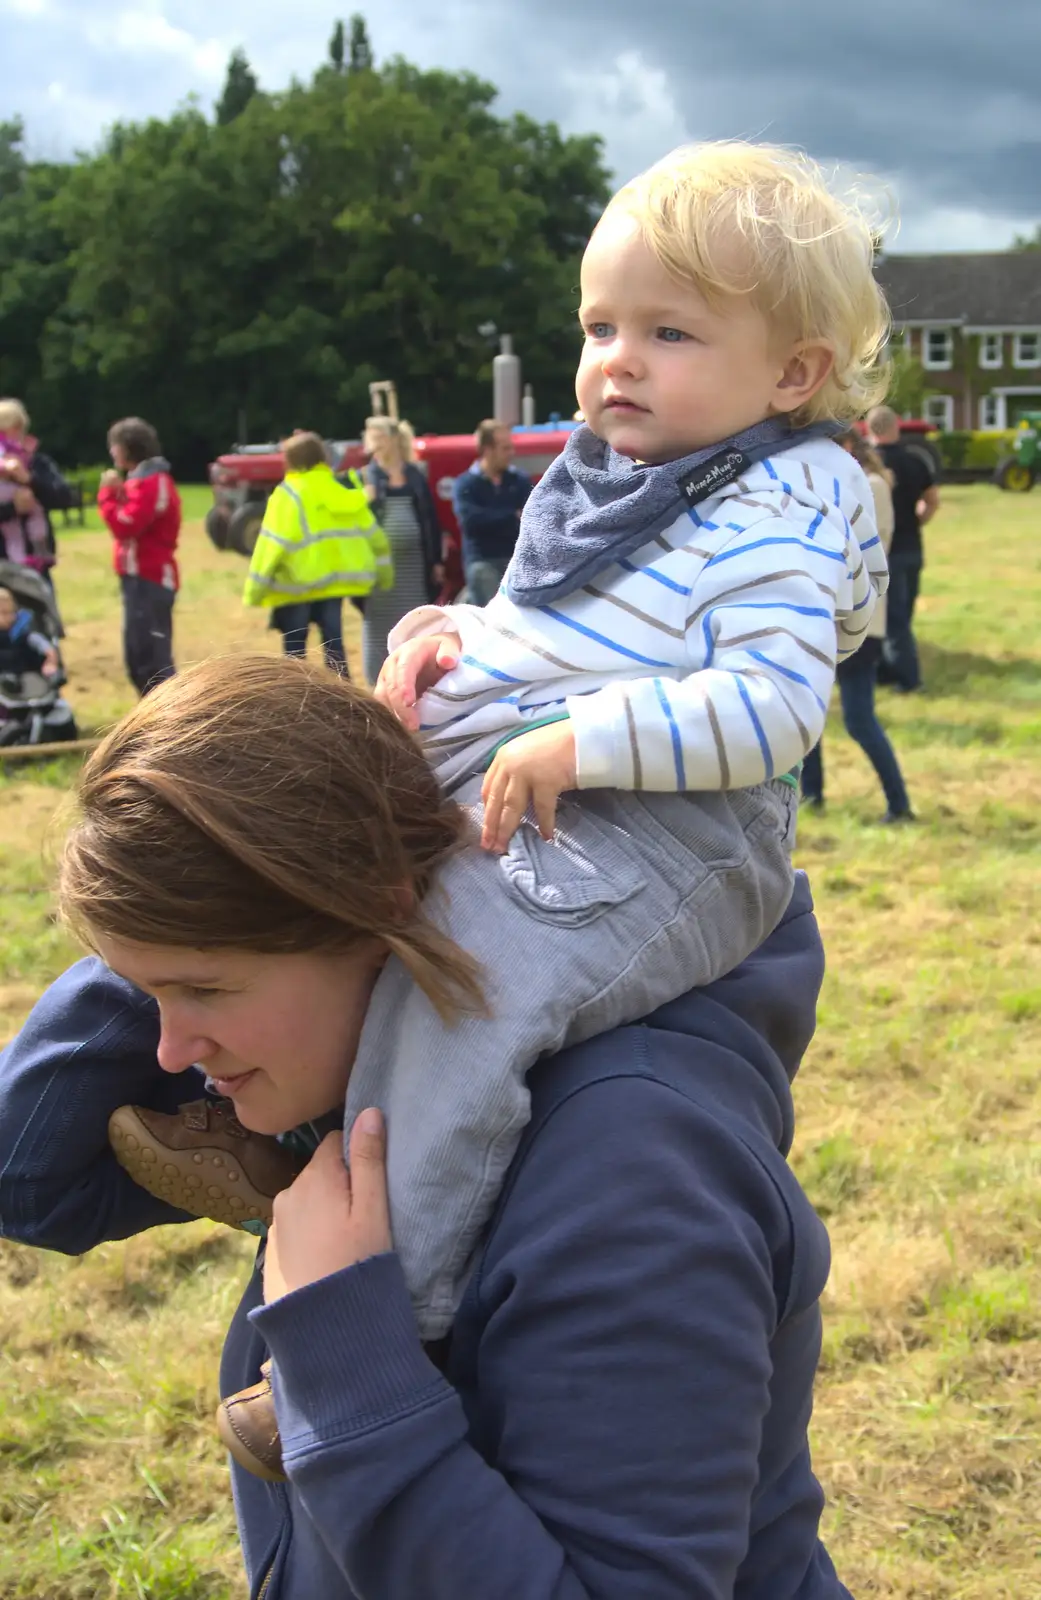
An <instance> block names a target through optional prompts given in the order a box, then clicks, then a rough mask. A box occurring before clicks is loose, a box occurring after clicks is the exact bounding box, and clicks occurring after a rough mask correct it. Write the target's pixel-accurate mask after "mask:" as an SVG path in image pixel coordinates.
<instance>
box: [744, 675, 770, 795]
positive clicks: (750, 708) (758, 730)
mask: <svg viewBox="0 0 1041 1600" xmlns="http://www.w3.org/2000/svg"><path fill="white" fill-rule="evenodd" d="M734 682H735V683H736V684H737V692H738V694H739V695H740V696H741V698H742V700H743V701H744V702H745V710H746V711H747V712H748V715H749V716H750V717H751V719H752V726H753V728H754V729H755V736H756V738H757V739H758V740H759V749H760V750H761V751H762V756H763V765H764V766H765V767H766V777H767V781H769V780H770V779H771V778H772V777H773V775H774V758H773V755H772V754H771V751H770V745H769V743H768V741H767V737H766V734H765V733H764V732H763V725H762V723H761V722H760V721H759V718H758V717H757V716H756V714H755V706H754V705H753V704H752V700H751V696H750V695H749V693H748V690H747V689H746V688H745V686H744V684H743V683H742V682H741V678H740V676H739V675H738V674H737V673H735V674H734Z"/></svg>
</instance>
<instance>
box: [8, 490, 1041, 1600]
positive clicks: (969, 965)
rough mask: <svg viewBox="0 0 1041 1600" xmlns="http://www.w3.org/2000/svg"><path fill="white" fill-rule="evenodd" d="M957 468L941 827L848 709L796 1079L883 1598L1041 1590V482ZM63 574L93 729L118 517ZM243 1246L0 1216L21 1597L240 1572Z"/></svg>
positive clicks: (21, 1003)
mask: <svg viewBox="0 0 1041 1600" xmlns="http://www.w3.org/2000/svg"><path fill="white" fill-rule="evenodd" d="M945 498H946V504H945V508H944V511H943V515H942V517H941V518H940V519H938V521H937V522H936V523H935V524H934V527H933V528H932V529H931V530H930V540H929V544H930V564H929V568H928V571H927V574H926V583H925V598H924V600H923V601H922V608H921V623H920V635H921V637H922V639H923V641H924V648H923V656H924V667H925V673H926V677H927V680H928V690H927V692H926V693H925V694H922V695H919V696H915V697H910V698H906V699H898V698H896V697H888V698H886V699H885V700H884V701H883V715H884V716H885V718H886V720H887V722H888V723H889V725H890V727H891V729H892V732H893V736H894V742H895V743H896V745H897V747H898V750H899V752H900V755H901V759H902V761H903V763H904V767H905V771H906V775H907V779H908V784H909V787H910V789H911V794H912V800H913V802H914V804H915V806H916V809H917V810H918V813H919V816H920V818H921V821H920V825H919V826H918V827H916V828H913V829H910V828H909V829H905V830H900V831H886V830H882V829H879V828H877V827H875V826H873V823H874V821H875V820H876V819H877V817H878V815H879V814H880V813H881V811H882V809H883V805H882V799H881V795H880V794H879V793H878V792H877V790H876V788H875V784H874V778H873V774H872V773H871V772H870V770H869V768H868V767H867V765H866V763H865V762H864V761H863V759H862V758H861V756H860V753H859V751H857V750H856V749H855V747H853V746H851V745H850V744H849V742H848V741H847V740H846V739H845V736H844V735H843V734H842V732H841V729H840V728H839V727H838V726H836V727H835V729H834V732H833V733H831V732H830V733H829V736H828V745H827V759H828V800H829V805H828V810H827V812H826V813H825V814H824V815H823V816H820V817H817V816H812V817H809V818H807V820H806V821H805V823H804V826H803V828H802V837H801V840H800V850H799V854H800V859H801V862H802V864H803V865H804V866H806V867H807V869H808V870H809V872H810V874H811V877H812V881H813V884H814V888H815V891H816V894H817V898H818V905H819V909H820V914H821V920H822V923H823V926H824V931H825V937H826V941H827V945H828V953H829V963H830V969H829V976H828V980H827V987H826V990H825V996H824V1001H823V1005H822V1008H821V1018H820V1023H821V1026H820V1031H819V1034H818V1038H817V1040H816V1043H815V1044H814V1047H813V1049H812V1052H811V1054H810V1056H809V1058H808V1060H807V1062H806V1064H805V1066H804V1068H803V1071H802V1074H801V1076H800V1078H799V1080H798V1083H797V1105H798V1111H799V1119H800V1120H799V1133H798V1141H797V1147H796V1158H795V1159H796V1164H797V1167H798V1170H799V1172H800V1175H801V1176H802V1178H803V1180H804V1182H805V1183H806V1186H807V1189H808V1191H809V1193H810V1195H811V1196H812V1198H813V1199H814V1201H815V1202H816V1204H817V1205H818V1206H819V1208H820V1210H821V1211H822V1213H823V1214H824V1215H825V1217H826V1218H827V1221H828V1224H829V1227H830V1229H831V1234H832V1241H833V1246H834V1269H833V1274H832V1281H831V1286H830V1288H829V1291H828V1296H827V1304H826V1333H825V1353H824V1361H823V1366H822V1374H821V1379H820V1384H819V1392H818V1403H817V1411H816V1421H815V1427H814V1450H815V1457H816V1463H817V1468H818V1471H819V1474H820V1476H821V1479H822V1481H823V1483H824V1486H825V1489H826V1491H827V1495H828V1500H829V1509H828V1513H827V1522H826V1529H825V1531H826V1536H827V1539H828V1542H829V1545H830V1547H831V1550H832V1553H833V1555H834V1557H835V1560H836V1562H837V1564H838V1567H839V1570H840V1572H841V1574H842V1576H843V1578H844V1580H845V1582H846V1583H847V1584H848V1586H849V1587H850V1589H851V1590H852V1591H853V1593H854V1594H855V1595H856V1596H858V1597H859V1600H867V1597H869V1596H870V1597H875V1596H892V1597H896V1600H1028V1597H1031V1596H1036V1595H1041V1512H1039V1507H1041V1465H1039V1463H1041V1399H1039V1392H1041V1264H1039V1250H1041V1135H1039V1127H1041V1121H1039V1113H1041V1094H1039V1089H1038V1076H1039V1074H1038V1057H1039V1046H1041V813H1039V808H1038V795H1039V792H1041V755H1039V746H1041V637H1039V627H1038V622H1039V618H1041V550H1039V548H1038V541H1037V530H1038V528H1039V526H1041V524H1039V518H1041V497H1039V496H1038V495H1036V494H1035V495H1034V496H1032V497H1028V498H1024V499H1011V498H1009V497H1002V496H999V495H998V494H997V493H996V492H995V491H994V490H992V489H990V488H989V487H988V486H983V485H980V486H973V487H969V488H961V489H951V490H949V491H947V494H946V497H945ZM191 504H192V505H193V506H194V505H197V504H198V502H197V501H192V502H191ZM995 553H996V554H995ZM184 568H185V589H184V592H183V595H182V597H181V599H180V600H179V602H178V608H177V629H178V636H177V649H178V655H179V659H180V660H181V661H182V662H185V661H188V660H193V659H196V658H198V657H199V656H201V655H203V654H204V653H207V652H211V651H212V650H213V649H215V648H218V647H220V648H227V649H234V650H239V649H249V648H261V649H267V650H270V649H273V648H274V644H275V642H276V641H273V639H272V636H271V635H270V634H268V633H265V632H264V631H263V622H262V619H261V618H259V617H258V616H257V615H256V614H250V613H246V612H244V611H243V610H242V608H241V606H240V605H239V598H238V597H239V591H240V586H241V582H242V577H243V564H242V563H241V562H240V561H239V560H238V559H237V558H235V557H232V556H219V555H217V554H216V553H215V552H213V551H212V550H210V549H209V547H208V545H207V544H206V541H205V539H204V537H203V536H202V534H201V532H200V531H199V529H198V528H197V527H195V528H191V529H189V532H188V536H187V539H186V542H185V548H184ZM59 589H60V594H61V599H62V603H63V606H64V609H65V612H66V616H67V618H68V622H69V639H68V647H67V657H68V663H69V666H70V669H71V672H72V677H73V689H72V698H73V700H74V702H75V706H76V711H77V715H78V717H79V718H80V721H81V723H82V724H83V726H84V727H85V728H86V729H92V728H97V727H100V726H103V725H104V724H105V723H107V722H109V721H110V720H111V719H112V718H113V717H115V716H116V715H118V713H119V712H120V711H121V710H123V709H124V708H125V707H126V706H127V705H128V704H129V701H130V694H129V691H128V688H127V686H126V685H125V684H124V682H123V679H122V675H121V670H120V666H119V659H118V658H119V642H118V620H117V607H116V596H115V589H114V580H113V579H112V578H111V576H110V574H109V571H108V552H107V549H106V545H105V540H104V538H103V536H102V535H100V534H99V533H96V532H92V531H87V532H83V533H76V534H74V535H71V536H70V537H69V538H68V539H67V541H66V543H65V547H64V555H63V561H62V565H61V567H60V568H59ZM347 615H348V617H349V618H350V621H351V624H352V625H353V623H354V620H355V619H354V614H353V613H352V612H351V611H350V610H349V608H348V611H347ZM351 643H352V666H353V667H355V668H357V665H358V663H357V643H358V641H357V638H356V637H352V641H351ZM71 773H72V769H71V767H70V764H69V763H56V764H54V765H52V766H50V767H43V768H37V769H35V770H31V771H21V772H18V773H17V774H15V773H12V774H10V775H8V776H2V775H0V874H2V877H0V883H2V888H3V907H4V918H3V923H4V945H3V968H2V973H0V978H2V982H0V1038H6V1037H9V1036H10V1034H11V1033H12V1032H13V1031H14V1030H15V1029H16V1028H17V1027H18V1025H19V1023H20V1021H21V1019H22V1018H23V1017H24V1015H25V1013H26V1011H27V1009H28V1007H29V1006H30V1004H31V1003H32V1001H33V999H34V997H35V996H36V995H37V994H38V993H39V991H40V989H41V988H42V987H43V985H44V984H45V983H46V982H47V981H48V980H49V979H50V978H51V977H53V976H54V975H55V974H56V973H57V972H58V971H60V969H61V968H62V966H63V964H64V963H65V962H66V961H67V960H68V959H69V957H70V955H71V954H72V952H71V950H70V948H69V946H68V944H67V943H66V940H65V938H64V935H63V934H62V933H61V932H60V931H59V930H58V929H57V928H56V927H55V925H54V923H53V921H52V912H51V899H50V893H49V881H50V869H49V866H48V864H47V857H48V849H49V842H53V839H54V837H55V834H56V832H57V834H58V835H59V836H60V824H57V825H56V824H55V822H54V813H55V809H56V806H58V804H59V803H60V801H61V799H62V794H63V791H65V790H66V789H67V786H68V784H69V781H70V778H71ZM249 1254H250V1245H249V1242H248V1241H246V1240H240V1239H239V1238H238V1237H237V1236H233V1235H231V1234H229V1233H227V1232H225V1231H223V1230H221V1229H218V1228H215V1227H213V1226H210V1225H209V1224H202V1223H200V1224H196V1225H193V1226H192V1227H190V1228H181V1229H170V1230H164V1231H157V1232H155V1233H153V1234H151V1235H148V1236H144V1237H141V1238H138V1239H134V1240H131V1241H129V1242H128V1243H127V1244H125V1245H112V1246H108V1247H106V1248H104V1249H102V1250H99V1251H96V1252H95V1253H94V1254H93V1255H92V1256H90V1257H86V1258H84V1259H83V1260H81V1261H65V1260H63V1259H60V1258H58V1257H53V1258H52V1257H49V1256H46V1255H44V1254H41V1253H36V1252H33V1251H29V1250H24V1249H21V1248H19V1247H17V1246H14V1245H10V1244H4V1243H3V1242H2V1241H0V1524H2V1526H3V1539H2V1541H0V1596H2V1597H3V1600H29V1597H32V1600H88V1597H89V1600H93V1597H100V1600H107V1597H109V1596H123V1595H131V1596H148V1597H154V1600H231V1597H235V1600H241V1596H242V1595H243V1593H244V1589H243V1586H242V1583H241V1579H240V1576H239V1558H238V1552H237V1545H236V1540H235V1535H234V1525H233V1518H232V1512H231V1503H230V1496H229V1493H228V1488H227V1477H226V1472H225V1469H224V1465H223V1461H222V1458H221V1454H220V1451H219V1449H218V1446H217V1444H216V1442H215V1439H214V1437H213V1434H212V1430H211V1425H210V1414H211V1411H212V1407H213V1405H214V1402H215V1398H216V1368H217V1359H218V1352H219V1348H220V1343H221V1338H222V1334H223V1330H224V1328H225V1326H226V1324H227V1321H228V1318H229V1315H230V1312H231V1308H232V1306H233V1304H234V1302H235V1299H236V1296H237V1294H238V1292H239V1287H240V1285H241V1282H242V1280H243V1278H244V1276H245V1274H246V1271H247V1260H248V1257H249ZM467 1600H469V1597H467Z"/></svg>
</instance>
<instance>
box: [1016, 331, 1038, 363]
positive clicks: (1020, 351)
mask: <svg viewBox="0 0 1041 1600" xmlns="http://www.w3.org/2000/svg"><path fill="white" fill-rule="evenodd" d="M1012 365H1013V366H1014V367H1041V333H1039V332H1035V333H1017V334H1016V337H1015V339H1014V341H1013V344H1012Z"/></svg>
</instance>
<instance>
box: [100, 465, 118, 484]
mask: <svg viewBox="0 0 1041 1600" xmlns="http://www.w3.org/2000/svg"><path fill="white" fill-rule="evenodd" d="M122 482H123V478H122V475H121V474H120V473H118V472H117V471H116V469H115V467H106V468H105V471H104V472H103V473H102V474H101V478H100V480H99V482H98V488H99V489H118V488H119V485H120V484H121V483H122Z"/></svg>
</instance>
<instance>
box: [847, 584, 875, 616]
mask: <svg viewBox="0 0 1041 1600" xmlns="http://www.w3.org/2000/svg"><path fill="white" fill-rule="evenodd" d="M874 598H875V591H874V589H869V590H868V592H867V594H866V595H865V596H864V598H863V600H858V601H857V603H856V605H855V606H854V607H853V610H852V611H851V613H850V615H851V616H856V614H857V612H858V611H863V609H864V607H865V606H866V605H869V604H870V602H871V601H872V600H873V599H874Z"/></svg>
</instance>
